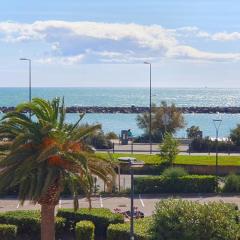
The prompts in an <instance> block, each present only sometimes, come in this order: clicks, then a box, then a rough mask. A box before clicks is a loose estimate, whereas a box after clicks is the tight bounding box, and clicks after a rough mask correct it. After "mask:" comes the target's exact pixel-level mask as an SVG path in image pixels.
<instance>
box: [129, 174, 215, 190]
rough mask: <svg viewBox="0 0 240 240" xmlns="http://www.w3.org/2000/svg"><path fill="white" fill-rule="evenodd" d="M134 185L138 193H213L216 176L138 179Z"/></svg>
mask: <svg viewBox="0 0 240 240" xmlns="http://www.w3.org/2000/svg"><path fill="white" fill-rule="evenodd" d="M134 183H135V192H136V193H213V192H215V188H216V181H215V176H210V175H206V176H205V175H188V176H183V177H178V178H169V177H164V176H151V177H137V178H135V179H134Z"/></svg>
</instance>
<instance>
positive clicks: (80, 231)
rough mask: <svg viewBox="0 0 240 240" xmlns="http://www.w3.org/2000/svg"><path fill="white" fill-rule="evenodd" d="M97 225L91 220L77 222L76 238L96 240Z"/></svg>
mask: <svg viewBox="0 0 240 240" xmlns="http://www.w3.org/2000/svg"><path fill="white" fill-rule="evenodd" d="M94 229H95V226H94V224H93V223H92V222H91V221H81V222H78V223H77V224H76V227H75V233H76V240H94Z"/></svg>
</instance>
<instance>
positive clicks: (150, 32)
mask: <svg viewBox="0 0 240 240" xmlns="http://www.w3.org/2000/svg"><path fill="white" fill-rule="evenodd" d="M0 12H1V14H0V87H25V86H27V84H28V83H27V80H28V78H27V77H28V66H27V62H23V61H19V58H21V57H26V58H30V59H32V81H33V87H41V86H47V87H59V86H61V87H74V86H77V87H148V84H149V66H148V65H145V64H143V62H144V61H147V62H151V63H152V86H153V87H184V88H185V87H189V88H191V87H218V88H240V2H239V0H228V1H226V0H201V1H192V0H168V1H159V0H128V1H127V0H121V1H110V0H101V1H99V0H88V1H81V0H51V1H49V0H41V1H32V0H31V1H30V0H21V1H19V0H8V1H2V2H1V5H0Z"/></svg>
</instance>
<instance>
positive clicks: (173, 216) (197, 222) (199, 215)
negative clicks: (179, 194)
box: [151, 200, 240, 240]
mask: <svg viewBox="0 0 240 240" xmlns="http://www.w3.org/2000/svg"><path fill="white" fill-rule="evenodd" d="M237 214H238V213H237V211H236V210H234V209H233V207H232V206H230V205H229V204H224V203H209V204H200V203H197V202H192V201H183V200H165V201H160V202H159V203H157V205H156V209H155V213H154V215H153V223H152V225H151V233H152V237H153V239H158V240H177V239H184V240H192V239H194V240H204V239H208V240H236V239H239V236H240V235H239V229H240V228H239V224H238V223H237V221H236V216H237Z"/></svg>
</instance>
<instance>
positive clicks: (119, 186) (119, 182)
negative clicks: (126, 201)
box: [118, 165, 121, 192]
mask: <svg viewBox="0 0 240 240" xmlns="http://www.w3.org/2000/svg"><path fill="white" fill-rule="evenodd" d="M120 174H121V172H120V165H118V191H119V192H120V191H121V179H120Z"/></svg>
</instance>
